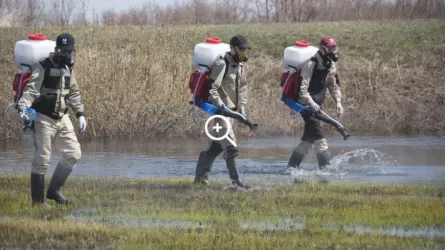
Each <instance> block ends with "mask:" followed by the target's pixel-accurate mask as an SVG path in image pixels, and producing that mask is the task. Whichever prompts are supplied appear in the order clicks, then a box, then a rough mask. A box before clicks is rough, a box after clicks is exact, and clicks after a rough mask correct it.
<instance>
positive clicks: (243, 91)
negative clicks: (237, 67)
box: [238, 66, 248, 110]
mask: <svg viewBox="0 0 445 250" xmlns="http://www.w3.org/2000/svg"><path fill="white" fill-rule="evenodd" d="M242 67H243V68H242V71H241V77H240V86H239V91H238V95H239V104H240V105H239V106H240V110H243V109H245V108H246V106H247V101H248V94H247V74H246V72H245V68H244V66H242Z"/></svg>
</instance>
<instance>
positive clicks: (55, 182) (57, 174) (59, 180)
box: [46, 165, 73, 205]
mask: <svg viewBox="0 0 445 250" xmlns="http://www.w3.org/2000/svg"><path fill="white" fill-rule="evenodd" d="M72 171H73V170H72V169H67V168H64V167H61V166H60V165H58V166H57V167H56V170H54V174H53V177H52V179H51V183H50V184H49V187H48V191H47V192H46V198H48V199H51V200H55V201H56V202H57V203H59V204H64V205H69V204H71V201H70V200H68V199H67V198H65V197H64V196H63V194H62V192H61V191H60V189H61V188H62V187H63V185H64V184H65V182H66V180H67V179H68V176H70V174H71V172H72Z"/></svg>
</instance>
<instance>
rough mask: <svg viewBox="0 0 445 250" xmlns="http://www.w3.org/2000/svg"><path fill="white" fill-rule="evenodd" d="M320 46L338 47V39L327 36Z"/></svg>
mask: <svg viewBox="0 0 445 250" xmlns="http://www.w3.org/2000/svg"><path fill="white" fill-rule="evenodd" d="M320 46H326V47H337V41H335V39H334V38H333V37H332V36H325V37H323V39H321V41H320Z"/></svg>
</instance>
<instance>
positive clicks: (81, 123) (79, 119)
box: [77, 115, 87, 133]
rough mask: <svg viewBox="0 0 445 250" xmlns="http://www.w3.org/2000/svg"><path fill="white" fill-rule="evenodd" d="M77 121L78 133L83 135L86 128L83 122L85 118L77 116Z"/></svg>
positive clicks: (85, 123)
mask: <svg viewBox="0 0 445 250" xmlns="http://www.w3.org/2000/svg"><path fill="white" fill-rule="evenodd" d="M77 120H78V121H79V128H80V130H79V132H80V133H83V132H85V129H86V128H87V122H86V121H85V116H83V115H82V116H79V118H78V119H77Z"/></svg>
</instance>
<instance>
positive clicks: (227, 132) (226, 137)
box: [205, 115, 236, 147]
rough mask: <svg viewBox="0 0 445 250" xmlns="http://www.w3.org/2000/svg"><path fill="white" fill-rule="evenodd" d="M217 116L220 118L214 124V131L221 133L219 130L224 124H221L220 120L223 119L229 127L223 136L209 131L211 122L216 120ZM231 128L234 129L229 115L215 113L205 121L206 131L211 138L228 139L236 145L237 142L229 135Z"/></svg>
mask: <svg viewBox="0 0 445 250" xmlns="http://www.w3.org/2000/svg"><path fill="white" fill-rule="evenodd" d="M215 118H220V119H219V120H217V121H216V122H215V125H214V126H212V131H215V132H216V133H219V131H220V130H222V129H223V128H224V127H223V126H222V124H219V121H223V122H224V123H225V127H226V128H227V130H226V132H225V133H224V135H223V136H221V137H215V136H213V135H212V134H211V133H210V132H209V123H210V122H211V121H212V120H214V119H215ZM231 129H232V125H231V124H230V121H229V119H228V118H227V117H224V116H222V115H213V116H211V117H209V119H207V121H206V123H205V132H206V135H207V136H208V137H209V138H210V139H212V140H214V141H221V140H224V139H227V141H229V142H230V143H231V144H232V145H233V146H234V147H236V143H235V142H234V141H233V140H232V139H230V137H229V133H230V130H231Z"/></svg>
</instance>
